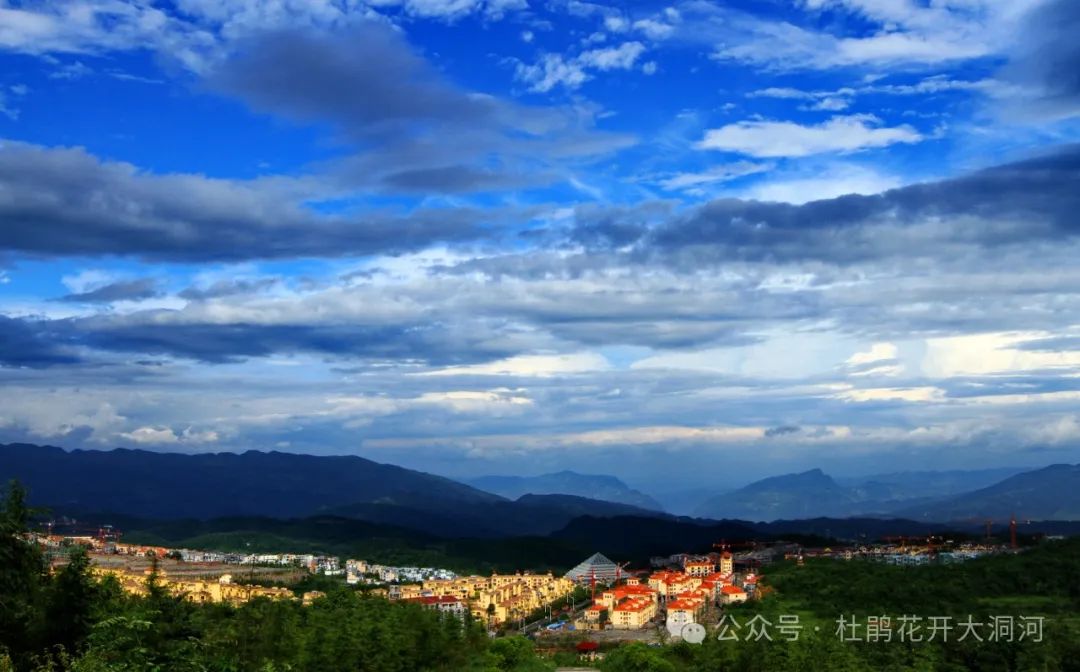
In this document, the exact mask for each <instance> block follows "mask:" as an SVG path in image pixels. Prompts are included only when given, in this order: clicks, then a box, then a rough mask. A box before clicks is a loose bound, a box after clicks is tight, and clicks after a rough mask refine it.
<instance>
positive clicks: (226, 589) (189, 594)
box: [93, 567, 312, 604]
mask: <svg viewBox="0 0 1080 672" xmlns="http://www.w3.org/2000/svg"><path fill="white" fill-rule="evenodd" d="M93 571H94V573H95V574H96V575H97V576H99V577H103V576H112V577H114V578H115V579H116V580H117V582H118V583H119V584H120V587H121V588H122V589H123V590H124V591H125V592H127V593H131V594H133V595H146V594H147V593H148V592H149V587H148V585H147V577H148V573H149V572H148V571H147V572H141V573H137V572H131V571H127V570H125V569H119V568H104V567H95V568H94V570H93ZM158 580H159V582H160V584H161V586H162V587H163V588H165V589H166V590H168V591H169V592H171V593H173V594H174V595H179V596H181V597H183V598H184V599H187V600H190V601H192V602H197V603H200V604H202V603H215V604H216V603H222V602H225V603H228V604H242V603H244V602H247V601H248V600H252V599H255V598H256V597H266V598H269V599H272V600H292V599H295V596H294V595H293V592H292V591H291V590H289V589H288V588H269V587H264V586H250V585H240V584H236V583H233V581H232V575H230V574H223V575H221V576H220V577H218V578H217V579H216V580H212V579H195V578H192V579H177V578H171V577H169V576H168V575H167V574H166V573H165V572H164V571H162V570H160V569H159V570H158ZM311 599H312V598H311V597H309V596H307V595H305V596H304V601H305V602H310V600H311Z"/></svg>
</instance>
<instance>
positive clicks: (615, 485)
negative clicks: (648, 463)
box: [464, 471, 664, 511]
mask: <svg viewBox="0 0 1080 672" xmlns="http://www.w3.org/2000/svg"><path fill="white" fill-rule="evenodd" d="M464 482H465V483H468V484H469V485H471V486H473V487H474V488H478V489H480V490H484V491H486V492H491V493H494V494H496V495H501V496H503V497H506V498H508V499H517V498H518V497H521V496H522V495H528V494H532V495H578V496H581V497H588V498H589V499H599V500H601V501H605V502H615V503H617V504H626V505H628V506H635V507H638V508H640V509H648V510H652V511H663V510H664V507H663V506H661V505H660V502H657V501H656V500H655V499H653V498H652V497H650V496H649V495H646V494H645V493H643V492H641V491H639V490H634V489H633V488H631V487H630V486H628V485H627V484H625V483H623V482H622V481H620V480H619V479H618V478H615V477H614V476H605V475H600V474H579V473H577V472H574V471H560V472H556V473H553V474H542V475H540V476H481V477H479V478H470V479H466V480H465V481H464Z"/></svg>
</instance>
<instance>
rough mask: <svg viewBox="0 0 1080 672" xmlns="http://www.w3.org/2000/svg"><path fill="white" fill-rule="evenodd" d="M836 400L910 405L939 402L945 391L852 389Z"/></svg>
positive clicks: (897, 388)
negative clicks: (910, 403)
mask: <svg viewBox="0 0 1080 672" xmlns="http://www.w3.org/2000/svg"><path fill="white" fill-rule="evenodd" d="M836 397H837V398H838V399H843V400H844V401H853V402H858V403H865V402H873V401H907V402H912V403H923V402H935V401H941V400H942V399H944V397H945V391H944V390H941V389H939V388H937V387H929V386H924V387H869V388H861V389H859V388H853V389H850V390H845V391H843V392H840V393H838V394H837V395H836Z"/></svg>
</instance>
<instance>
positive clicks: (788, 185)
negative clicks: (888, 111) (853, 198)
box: [742, 164, 902, 205]
mask: <svg viewBox="0 0 1080 672" xmlns="http://www.w3.org/2000/svg"><path fill="white" fill-rule="evenodd" d="M804 175H805V173H804V172H803V171H800V172H799V173H798V174H797V175H796V176H790V175H784V174H780V175H776V176H775V177H773V178H772V179H770V180H768V181H763V182H759V183H757V184H754V185H752V186H751V187H749V188H748V189H747V190H746V191H745V192H742V195H743V196H746V197H748V198H753V199H755V200H759V201H780V202H783V203H795V204H797V205H798V204H802V203H809V202H810V201H819V200H822V199H826V198H835V197H837V196H846V195H848V194H864V195H871V194H880V193H881V192H883V191H887V190H889V189H893V188H895V187H899V186H900V185H901V184H902V182H901V180H900V179H899V178H898V177H896V176H893V175H883V174H881V173H879V172H877V171H876V170H874V169H872V168H868V167H866V166H858V165H853V164H837V165H831V166H828V167H826V168H819V169H818V170H816V171H815V174H814V175H813V176H812V177H806V176H804Z"/></svg>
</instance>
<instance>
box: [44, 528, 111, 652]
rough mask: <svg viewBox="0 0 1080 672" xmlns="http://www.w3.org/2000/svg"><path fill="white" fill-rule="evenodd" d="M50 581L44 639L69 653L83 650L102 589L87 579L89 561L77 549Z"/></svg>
mask: <svg viewBox="0 0 1080 672" xmlns="http://www.w3.org/2000/svg"><path fill="white" fill-rule="evenodd" d="M68 557H69V560H68V564H67V565H65V566H64V568H63V569H61V570H60V571H59V572H57V573H56V576H55V577H54V578H53V580H52V582H51V584H50V585H49V589H48V591H47V598H46V605H45V615H46V618H45V623H46V640H47V641H48V642H49V644H51V645H54V646H62V647H63V648H64V650H66V651H67V652H69V653H77V652H78V651H80V650H81V649H82V647H83V644H84V642H85V641H86V638H87V636H88V635H89V634H90V631H91V629H92V628H93V625H94V622H95V621H96V619H97V616H98V613H97V612H98V611H99V603H100V600H101V590H100V589H99V587H98V584H97V582H96V581H94V579H93V577H91V576H90V558H89V556H87V554H86V549H85V548H83V547H81V546H78V547H75V548H74V549H72V551H71V553H70V555H69V556H68Z"/></svg>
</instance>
